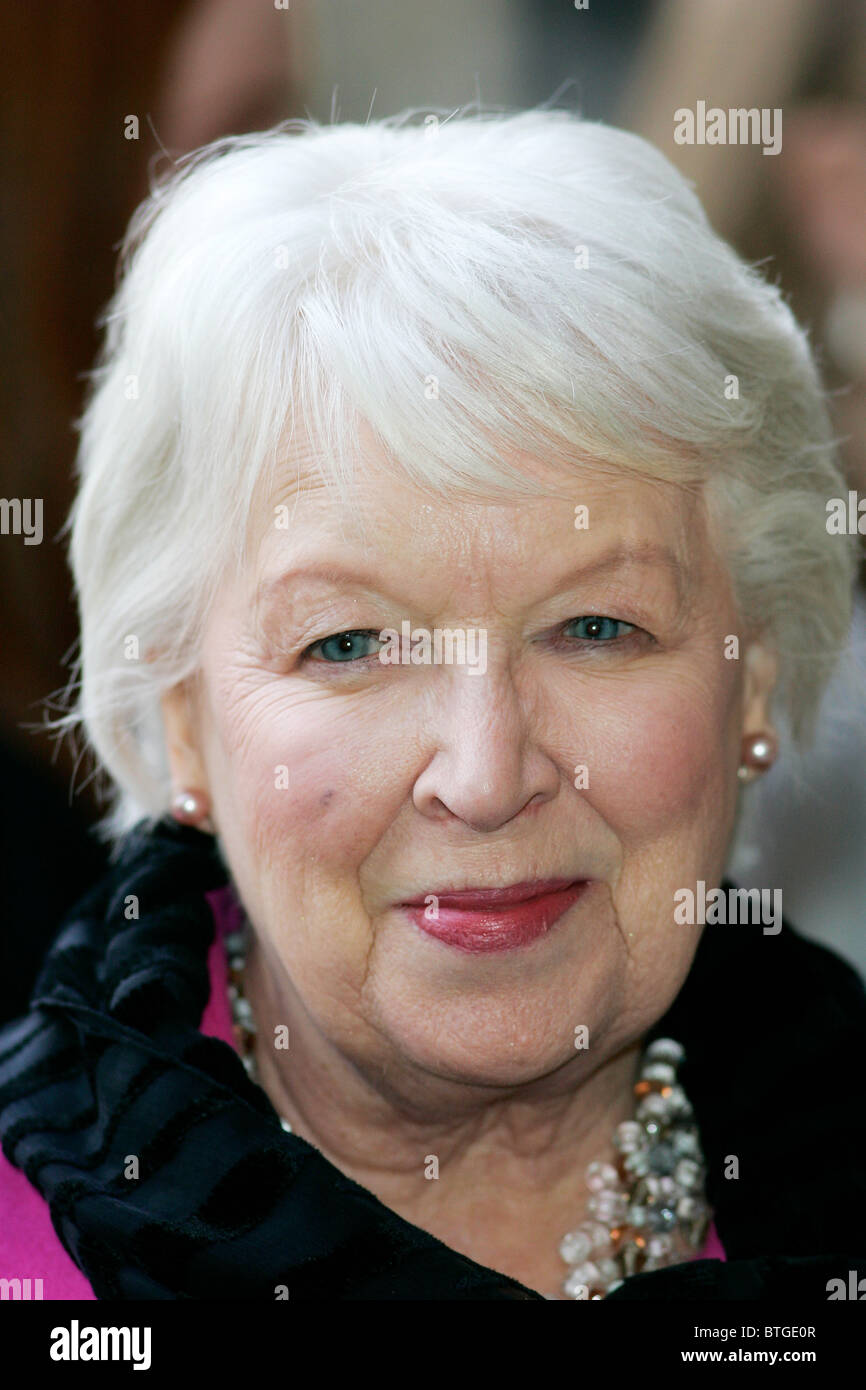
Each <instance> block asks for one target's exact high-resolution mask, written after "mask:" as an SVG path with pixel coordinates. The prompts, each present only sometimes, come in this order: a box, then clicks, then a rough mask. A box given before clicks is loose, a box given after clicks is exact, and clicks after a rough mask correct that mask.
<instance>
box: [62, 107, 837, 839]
mask: <svg viewBox="0 0 866 1390" xmlns="http://www.w3.org/2000/svg"><path fill="white" fill-rule="evenodd" d="M422 115H424V113H421V112H418V111H414V110H413V111H406V112H403V113H401V114H400V115H398V116H393V117H390V118H386V119H382V120H378V121H370V122H368V123H367V124H366V125H363V126H362V125H356V124H348V123H347V124H336V125H331V126H323V125H320V124H318V123H316V122H314V121H312V120H291V121H287V122H283V123H282V124H280V125H279V126H277V127H275V128H274V129H272V130H269V131H266V132H262V133H258V134H253V135H242V136H233V137H229V138H226V139H221V140H218V141H215V142H214V143H213V144H210V145H208V146H206V147H204V148H203V149H201V150H198V151H196V152H194V153H193V154H191V155H188V156H186V157H184V158H183V159H181V160H180V161H179V162H178V164H177V165H176V166H174V167H173V168H172V169H170V170H169V171H168V173H167V175H166V176H165V177H161V178H156V177H154V178H153V182H152V187H151V193H150V195H149V197H148V198H147V199H146V200H145V201H144V202H143V203H142V204H141V205H140V207H139V208H138V209H137V211H136V212H135V214H134V216H133V218H132V221H131V223H130V226H129V229H128V232H127V236H126V239H125V242H124V245H123V249H122V252H121V261H120V277H119V283H118V287H117V289H116V292H115V294H114V297H113V299H112V300H111V303H110V304H109V306H108V308H107V310H106V312H105V314H104V316H103V319H102V322H103V323H104V325H105V328H106V332H105V338H104V345H103V349H102V352H101V355H100V358H99V361H98V364H97V366H96V369H95V370H94V371H93V373H91V386H90V393H89V397H88V401H87V403H86V408H85V410H84V412H83V414H82V417H81V419H80V420H79V421H78V426H79V429H80V449H79V459H78V467H79V472H80V477H81V483H80V488H79V492H78V496H77V499H76V501H75V504H74V507H73V510H72V513H71V516H70V519H69V523H68V525H69V526H71V562H72V568H73V571H74V576H75V583H76V587H77V594H78V600H79V608H80V620H81V650H80V659H79V663H78V665H77V667H76V670H75V672H74V674H73V680H72V682H71V683H70V688H69V693H68V694H69V699H70V701H71V699H72V696H73V693H74V696H75V704H74V708H70V709H69V711H68V713H66V714H65V715H64V716H63V718H62V719H59V720H57V721H55V723H56V724H57V726H58V727H61V728H73V727H76V726H78V725H81V726H83V728H84V730H85V732H86V736H87V739H88V741H89V744H90V747H91V748H92V750H93V751H94V752H95V754H96V757H97V759H98V762H99V763H100V764H101V766H102V768H104V769H105V770H106V771H107V772H108V774H110V778H111V779H112V784H111V785H112V791H113V806H112V812H111V814H110V815H109V817H108V818H107V820H106V822H105V823H104V833H105V834H106V835H113V836H120V835H121V834H122V833H123V832H124V831H125V830H127V829H128V828H129V827H130V826H131V825H133V824H134V823H135V822H136V821H138V820H140V819H141V818H143V817H148V818H149V817H158V816H161V815H164V814H165V813H166V811H167V810H168V807H169V801H170V777H169V769H168V762H167V757H166V750H165V745H164V738H163V727H162V721H161V713H160V707H159V701H160V697H161V695H162V693H163V692H164V691H165V690H166V689H168V688H169V687H170V686H172V685H174V684H175V683H176V682H178V681H180V680H182V679H184V678H185V677H186V676H188V675H190V674H191V673H192V672H193V671H194V670H195V668H196V665H197V660H198V643H199V640H200V637H201V633H202V629H203V626H204V623H205V621H206V618H207V613H208V605H209V602H210V600H211V598H212V596H213V594H214V592H215V588H216V585H217V583H218V581H219V579H220V577H221V575H222V574H224V573H225V571H226V567H227V566H229V565H237V564H240V563H242V562H243V560H244V556H245V554H246V546H247V543H248V538H249V525H250V518H251V516H252V513H253V505H254V501H255V498H256V497H257V496H258V489H259V488H260V487H262V486H267V484H268V482H269V480H270V479H271V478H272V476H273V470H274V469H275V468H276V466H277V464H278V463H279V462H280V461H281V460H283V459H285V458H286V456H287V450H288V448H289V447H290V445H291V441H292V439H293V437H294V436H295V432H296V431H300V430H303V432H304V435H305V443H306V440H307V439H309V441H311V442H312V444H313V445H314V449H315V453H314V457H315V463H316V466H317V467H318V468H319V469H320V470H321V472H322V476H323V477H325V478H326V479H327V480H328V481H329V482H330V483H331V484H333V486H334V487H336V488H337V489H338V490H339V491H340V493H341V494H343V495H345V492H346V489H347V488H349V487H350V485H351V480H352V478H353V476H354V470H355V468H356V467H357V465H358V463H359V461H360V460H361V458H362V457H363V454H362V446H361V441H360V439H359V436H358V426H359V423H361V422H364V423H365V425H366V426H368V427H369V429H370V430H371V431H372V435H371V436H370V437H371V438H373V439H374V440H375V445H376V448H377V449H378V450H379V451H381V453H382V455H383V456H384V457H385V458H387V459H388V460H389V461H391V462H393V464H394V465H395V466H396V467H399V468H402V469H404V470H406V473H407V474H408V476H409V477H410V479H411V480H412V481H415V482H418V483H420V484H423V485H424V486H425V487H428V488H433V489H436V490H437V491H439V492H441V493H443V494H444V495H448V493H449V491H451V492H452V493H453V492H454V491H455V490H456V491H458V492H463V491H468V492H474V493H475V494H476V495H477V494H481V495H490V496H492V495H493V494H495V493H497V492H498V491H499V490H500V489H504V490H505V491H506V492H507V491H513V490H514V489H515V488H526V487H528V486H530V485H529V484H528V483H527V479H526V477H525V476H524V475H523V474H521V473H520V472H519V470H517V469H516V468H513V467H509V465H508V464H507V462H506V461H505V459H504V457H503V455H504V453H505V451H506V450H507V449H508V448H509V447H511V448H515V449H520V450H524V451H527V452H528V453H529V454H531V455H533V456H535V457H542V458H544V459H545V460H547V461H550V460H555V461H556V462H557V463H559V464H561V465H562V467H563V468H564V469H565V470H566V474H567V475H571V476H572V477H575V478H576V477H578V475H579V469H580V468H581V467H583V466H586V465H597V466H602V467H609V468H613V469H616V470H623V469H625V470H629V469H630V470H633V471H635V472H637V473H638V474H641V475H643V476H648V477H651V478H659V479H665V480H667V481H671V482H674V483H681V484H682V485H683V486H686V487H690V488H696V487H698V486H700V485H704V486H705V487H706V489H707V496H708V500H709V501H710V502H711V505H712V508H713V515H714V516H715V517H716V518H718V522H719V534H720V535H721V537H722V539H723V542H724V546H725V549H726V551H727V557H728V563H729V565H730V569H731V574H732V579H733V584H734V592H735V595H736V598H737V602H738V605H739V609H740V613H741V616H742V618H743V621H744V623H745V624H746V625H747V626H748V627H749V628H750V629H753V630H756V631H765V632H766V633H767V634H769V636H770V638H771V639H772V643H773V645H774V646H775V648H776V650H777V651H778V653H779V656H780V662H781V678H780V683H779V686H778V689H777V695H776V701H777V717H778V715H781V716H782V718H783V719H786V720H787V723H788V726H789V727H790V729H791V732H792V736H793V738H794V739H796V740H797V741H799V742H801V743H802V742H804V741H806V740H807V739H808V736H809V734H810V732H811V729H812V726H813V723H814V717H815V713H816V710H817V706H818V702H819V700H820V696H821V692H822V689H823V687H824V685H825V683H826V680H827V679H828V677H829V675H830V673H831V671H832V668H833V665H834V662H835V660H836V657H837V655H838V653H839V652H840V650H841V649H842V648H843V646H844V643H845V640H846V635H847V632H848V626H849V621H850V604H851V590H852V585H853V580H854V575H855V566H856V558H855V549H856V540H855V538H853V537H847V536H838V535H833V536H831V535H829V534H828V531H827V527H826V510H825V507H826V502H827V499H829V498H830V497H832V496H835V495H841V493H842V490H843V489H844V487H845V483H844V480H843V477H842V474H841V472H840V469H839V465H838V462H837V457H836V449H835V442H834V440H833V438H832V432H831V427H830V423H829V418H828V414H827V411H826V406H825V398H824V393H823V391H822V387H821V384H820V379H819V376H818V373H817V371H816V368H815V365H814V363H813V360H812V356H811V353H810V349H809V345H808V341H807V338H806V335H805V333H804V331H803V330H802V329H801V328H799V327H798V325H797V323H796V321H795V320H794V318H793V316H792V314H791V312H790V310H789V309H788V307H787V305H786V304H785V302H784V300H783V298H782V295H781V293H780V291H779V289H778V288H777V287H776V286H774V285H772V284H770V283H768V282H767V281H766V280H765V279H764V277H763V276H762V275H761V274H760V273H759V272H758V270H757V269H755V268H753V267H751V266H748V265H746V264H745V263H744V262H743V261H741V260H740V259H739V257H738V256H737V255H736V254H735V252H734V251H733V250H732V249H731V248H730V247H729V246H728V245H727V244H726V243H724V242H723V241H722V240H721V239H720V238H719V237H718V236H717V235H716V234H715V233H714V232H713V230H712V229H711V227H710V226H709V224H708V222H707V219H706V216H705V214H704V212H703V210H702V208H701V206H700V203H699V202H698V199H697V198H696V196H695V194H694V193H693V192H692V190H691V188H690V186H689V185H688V183H687V182H686V181H685V180H684V179H683V178H682V177H681V175H680V174H678V173H677V171H676V170H675V169H674V168H673V166H672V165H671V164H670V163H669V162H668V161H667V160H666V159H665V158H664V157H663V156H662V155H661V154H660V153H659V152H658V151H657V150H656V149H654V148H653V147H652V146H650V145H649V144H647V143H646V142H645V141H644V140H642V139H640V138H639V137H637V136H635V135H632V134H628V133H626V132H624V131H621V130H616V129H614V128H612V127H609V126H606V125H603V124H599V123H596V122H589V121H585V120H583V119H581V118H580V117H578V116H576V115H572V114H570V113H568V112H565V111H556V110H531V111H524V112H518V113H505V114H487V113H480V112H479V113H473V114H472V115H471V116H470V115H467V114H465V113H464V114H462V115H460V116H455V117H452V118H449V119H443V120H440V119H439V117H438V116H437V115H434V114H427V115H426V117H425V119H424V120H423V121H421V120H419V119H418V118H419V117H420V116H422ZM433 379H435V387H434V386H432V383H433ZM735 379H736V381H735ZM431 388H432V389H431ZM436 392H438V396H437V398H436V399H435V400H432V401H431V399H430V397H431V395H435V394H436ZM79 675H80V680H79V679H77V676H79Z"/></svg>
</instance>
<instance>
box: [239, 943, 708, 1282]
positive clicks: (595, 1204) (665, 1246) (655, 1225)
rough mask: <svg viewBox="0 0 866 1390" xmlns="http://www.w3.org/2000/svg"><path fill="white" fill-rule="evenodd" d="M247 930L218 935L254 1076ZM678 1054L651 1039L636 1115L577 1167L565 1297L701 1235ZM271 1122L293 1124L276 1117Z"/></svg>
mask: <svg viewBox="0 0 866 1390" xmlns="http://www.w3.org/2000/svg"><path fill="white" fill-rule="evenodd" d="M248 931H249V926H248V925H247V927H246V928H245V929H244V930H242V931H238V932H232V933H230V934H229V935H227V936H226V938H225V944H226V950H227V953H228V962H229V998H230V1001H231V1009H232V1019H233V1023H234V1031H235V1038H236V1040H237V1044H238V1051H239V1053H240V1057H241V1061H242V1062H243V1064H244V1067H245V1069H246V1072H247V1075H248V1076H249V1077H250V1080H252V1081H254V1082H255V1083H256V1084H257V1085H261V1082H260V1080H259V1076H258V1069H257V1067H256V1062H255V1044H256V1022H255V1018H254V1016H253V1011H252V1007H251V1006H250V1003H249V1001H248V1000H247V999H246V997H245V996H244V991H243V974H244V966H245V963H246V953H247V939H248V938H247V932H248ZM684 1056H685V1052H684V1049H683V1048H682V1046H681V1045H680V1043H678V1042H675V1041H674V1040H673V1038H657V1039H656V1040H655V1042H652V1043H650V1045H649V1047H647V1049H646V1051H645V1052H644V1054H643V1057H642V1059H641V1067H640V1075H639V1078H638V1081H637V1082H636V1083H635V1087H634V1095H635V1099H636V1102H637V1108H636V1111H635V1117H634V1119H633V1120H625V1121H624V1122H623V1123H622V1124H620V1125H617V1127H616V1130H615V1131H614V1135H613V1147H614V1149H615V1150H616V1158H615V1160H614V1162H613V1163H610V1162H605V1161H603V1160H596V1161H595V1162H593V1163H590V1165H589V1167H588V1168H587V1170H586V1185H587V1187H588V1188H589V1191H590V1197H589V1201H588V1202H587V1212H588V1216H587V1218H586V1220H585V1221H583V1222H582V1223H581V1224H580V1225H579V1226H578V1227H577V1228H576V1229H575V1230H573V1231H569V1232H568V1233H567V1234H566V1235H565V1236H563V1238H562V1240H561V1242H560V1245H559V1253H560V1255H561V1257H562V1259H563V1261H564V1263H565V1265H566V1266H567V1268H568V1270H569V1273H568V1275H567V1277H566V1278H565V1279H564V1281H563V1284H562V1291H563V1293H564V1294H565V1295H566V1296H567V1297H568V1298H570V1299H575V1300H582V1299H593V1300H596V1299H602V1298H604V1297H605V1295H606V1294H608V1293H610V1292H612V1290H613V1289H617V1288H619V1286H620V1285H621V1284H622V1283H623V1281H624V1280H625V1279H627V1278H629V1276H630V1275H632V1274H639V1273H647V1272H649V1271H651V1270H654V1269H663V1268H664V1267H665V1266H667V1265H673V1264H681V1263H683V1261H685V1260H687V1259H689V1258H691V1256H692V1255H693V1253H694V1251H695V1250H698V1249H700V1247H701V1245H702V1244H703V1242H704V1240H705V1238H706V1232H707V1227H708V1226H709V1223H710V1219H711V1217H712V1212H711V1210H710V1207H709V1206H708V1204H707V1201H706V1198H705V1196H704V1182H705V1178H706V1167H705V1164H704V1157H703V1153H702V1151H701V1144H700V1137H699V1133H698V1128H697V1124H696V1123H695V1117H694V1114H693V1111H692V1107H691V1105H690V1104H689V1101H688V1098H687V1096H686V1093H685V1091H684V1090H683V1088H682V1086H681V1085H680V1084H679V1083H678V1081H677V1069H678V1067H679V1066H680V1064H681V1063H682V1061H683V1058H684ZM280 1124H281V1125H282V1127H283V1129H284V1130H285V1131H286V1133H287V1134H291V1133H292V1126H291V1125H290V1124H289V1121H288V1120H286V1119H284V1118H283V1117H282V1116H280Z"/></svg>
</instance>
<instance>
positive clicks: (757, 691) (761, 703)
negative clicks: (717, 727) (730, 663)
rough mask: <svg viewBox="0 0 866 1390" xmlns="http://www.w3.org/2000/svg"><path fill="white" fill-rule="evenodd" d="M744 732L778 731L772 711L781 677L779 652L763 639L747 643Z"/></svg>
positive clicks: (744, 734) (771, 732) (744, 733)
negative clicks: (774, 724) (773, 700)
mask: <svg viewBox="0 0 866 1390" xmlns="http://www.w3.org/2000/svg"><path fill="white" fill-rule="evenodd" d="M744 660H745V688H744V691H743V724H742V730H741V732H742V734H743V736H744V737H745V736H746V735H747V734H763V733H770V734H774V735H775V733H776V730H775V729H774V727H773V720H772V716H771V714H770V707H771V703H772V698H773V691H774V690H775V688H776V682H777V680H778V677H779V658H778V656H777V654H776V653H775V652H774V651H773V650H772V648H770V647H769V646H767V645H765V644H764V643H763V642H762V641H760V640H755V641H752V642H750V643H749V644H748V646H747V648H746V654H745V658H744Z"/></svg>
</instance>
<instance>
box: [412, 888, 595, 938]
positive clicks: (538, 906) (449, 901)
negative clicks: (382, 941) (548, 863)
mask: <svg viewBox="0 0 866 1390" xmlns="http://www.w3.org/2000/svg"><path fill="white" fill-rule="evenodd" d="M590 884H591V880H590V879H537V880H535V881H533V882H527V883H515V884H512V885H510V886H509V887H507V888H460V889H452V890H448V889H446V890H443V892H441V893H434V892H433V891H432V890H431V892H430V893H427V894H426V895H424V896H423V897H417V898H412V899H410V900H409V901H407V902H404V903H400V904H399V906H400V908H401V910H402V911H403V912H405V913H406V915H407V916H408V917H409V918H410V920H411V921H413V922H414V923H415V925H416V926H417V927H419V928H420V930H421V931H423V932H425V933H426V934H427V935H428V936H433V937H435V938H436V939H437V940H439V941H441V942H443V943H444V944H445V945H447V946H452V947H454V948H455V949H457V950H460V951H468V952H471V953H474V954H477V953H481V952H490V951H510V950H515V949H516V948H518V947H520V946H528V945H529V944H530V943H531V942H533V941H537V940H538V938H539V937H542V936H544V935H546V933H547V932H549V931H550V929H551V927H552V926H553V925H554V923H556V922H558V921H559V919H560V917H562V916H563V914H564V913H566V912H567V911H568V909H569V908H570V907H571V906H572V905H573V904H574V903H576V902H577V901H578V899H579V898H580V897H582V896H583V894H584V893H585V891H586V890H587V888H589V886H590Z"/></svg>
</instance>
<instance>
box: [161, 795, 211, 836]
mask: <svg viewBox="0 0 866 1390" xmlns="http://www.w3.org/2000/svg"><path fill="white" fill-rule="evenodd" d="M209 812H210V800H209V798H208V796H207V793H206V792H202V791H197V790H196V789H195V788H186V789H185V790H184V791H182V792H178V794H177V796H176V797H174V799H173V801H172V803H171V814H172V815H173V816H174V818H175V820H176V821H178V822H179V823H180V824H181V825H194V826H197V827H199V828H200V827H201V823H202V821H204V820H205V819H206V818H207V816H208V814H209Z"/></svg>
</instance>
